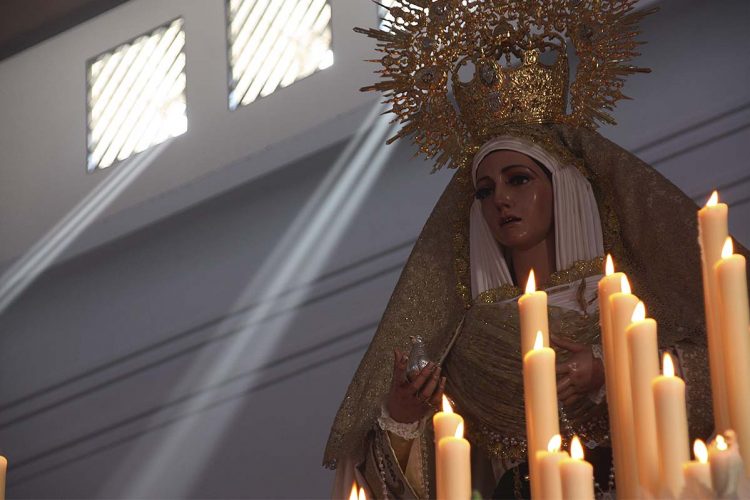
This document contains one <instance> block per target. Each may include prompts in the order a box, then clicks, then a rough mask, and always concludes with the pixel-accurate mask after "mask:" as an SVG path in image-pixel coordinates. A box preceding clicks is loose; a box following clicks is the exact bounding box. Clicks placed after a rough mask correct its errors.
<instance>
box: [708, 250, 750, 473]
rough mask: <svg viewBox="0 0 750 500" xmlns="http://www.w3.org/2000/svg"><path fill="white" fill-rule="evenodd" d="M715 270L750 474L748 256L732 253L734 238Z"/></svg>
mask: <svg viewBox="0 0 750 500" xmlns="http://www.w3.org/2000/svg"><path fill="white" fill-rule="evenodd" d="M715 269H716V278H717V283H718V287H719V298H720V300H719V303H720V308H719V312H720V314H719V323H720V327H721V341H722V345H723V347H724V363H725V365H726V366H725V367H724V369H725V371H724V375H725V380H726V385H727V394H728V398H727V401H728V402H729V421H730V424H731V427H732V430H734V432H735V433H736V434H737V441H738V443H739V448H740V455H742V458H743V460H744V462H745V476H750V335H748V328H750V312H749V310H750V306H749V305H748V297H747V274H746V265H745V257H743V256H742V255H738V254H733V248H732V238H729V237H728V238H727V239H726V243H725V244H724V248H723V250H722V254H721V260H720V261H719V262H717V263H716V267H715Z"/></svg>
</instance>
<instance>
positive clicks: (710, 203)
mask: <svg viewBox="0 0 750 500" xmlns="http://www.w3.org/2000/svg"><path fill="white" fill-rule="evenodd" d="M717 203H719V192H718V191H716V190H715V189H714V192H713V193H711V197H710V198H709V199H708V201H707V202H706V206H707V207H715V206H716V204H717Z"/></svg>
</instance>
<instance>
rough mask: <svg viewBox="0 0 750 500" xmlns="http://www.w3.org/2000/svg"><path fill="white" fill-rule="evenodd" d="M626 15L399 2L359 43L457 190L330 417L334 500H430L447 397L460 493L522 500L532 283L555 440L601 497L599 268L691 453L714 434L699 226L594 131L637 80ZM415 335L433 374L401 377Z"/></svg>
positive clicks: (604, 460)
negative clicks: (548, 370)
mask: <svg viewBox="0 0 750 500" xmlns="http://www.w3.org/2000/svg"><path fill="white" fill-rule="evenodd" d="M633 3H634V2H633V1H629V0H626V1H611V2H610V1H606V0H602V1H598V2H593V1H591V2H589V1H573V0H571V1H566V0H562V1H555V2H548V1H543V0H538V1H525V2H514V1H509V0H504V1H501V0H482V1H479V0H463V1H462V0H410V1H409V2H408V3H407V2H402V3H401V4H396V6H394V7H391V8H390V11H391V14H392V16H393V18H394V22H393V23H392V24H391V26H389V27H388V29H387V30H383V31H381V30H361V31H362V32H364V33H366V34H367V35H368V36H371V37H373V38H375V39H376V40H378V42H379V45H378V48H379V51H381V52H382V58H381V59H380V63H381V64H382V70H381V73H382V74H383V75H384V79H383V80H382V81H381V82H379V83H377V84H375V85H374V86H372V87H369V88H368V89H374V90H379V91H383V92H385V93H386V96H387V97H388V100H389V102H390V103H391V105H392V111H393V113H395V114H396V115H397V117H398V119H399V120H400V121H401V122H402V123H403V124H404V126H403V128H402V130H401V131H400V132H399V134H398V135H397V137H403V136H412V137H413V139H414V141H415V143H416V144H417V145H418V146H419V148H420V150H421V151H422V152H423V153H424V154H425V155H426V156H428V157H431V158H435V159H436V166H437V168H440V167H441V166H443V165H445V164H448V165H449V166H450V167H454V168H456V173H455V175H454V176H453V179H452V180H451V181H450V183H449V184H448V186H447V187H446V189H445V191H444V193H443V194H442V196H441V197H440V199H439V200H438V202H437V205H436V206H435V208H434V210H433V212H432V214H431V215H430V217H429V219H428V220H427V222H426V224H425V226H424V228H423V229H422V232H421V234H420V235H419V238H418V239H417V242H416V244H415V245H414V248H413V250H412V253H411V256H410V257H409V259H408V262H407V264H406V266H405V268H404V270H403V272H402V274H401V277H400V279H399V281H398V284H397V285H396V288H395V290H394V292H393V295H392V296H391V299H390V302H389V303H388V306H387V308H386V310H385V313H384V315H383V318H382V320H381V322H380V325H379V327H378V329H377V332H376V333H375V336H374V338H373V340H372V342H371V344H370V346H369V348H368V350H367V352H366V353H365V355H364V357H363V359H362V361H361V363H360V365H359V368H358V369H357V371H356V373H355V375H354V378H353V380H352V382H351V384H350V385H349V388H348V390H347V393H346V396H345V398H344V400H343V402H342V403H341V407H340V409H339V411H338V414H337V415H336V419H335V421H334V423H333V426H332V429H331V434H330V437H329V440H328V445H327V447H326V451H325V457H324V465H325V466H327V467H330V468H335V469H336V479H335V484H334V492H333V496H334V498H344V497H348V495H349V491H350V489H351V487H352V483H353V481H355V480H356V481H357V483H358V484H360V485H362V486H364V487H365V488H366V490H367V492H368V496H369V497H371V498H372V497H375V498H386V497H390V498H431V497H434V494H435V493H434V492H435V489H434V465H433V464H434V456H433V453H434V452H433V449H434V446H433V430H432V422H431V418H430V417H431V415H432V414H433V412H434V409H435V406H436V405H437V404H438V402H439V400H440V396H441V395H442V394H443V393H445V394H447V395H448V396H449V397H450V398H451V399H452V401H453V403H454V405H455V407H456V410H457V411H458V412H459V413H460V414H461V415H462V416H463V417H464V419H465V421H466V436H467V438H468V439H469V441H470V442H471V444H472V482H473V488H474V489H476V490H478V491H479V493H480V494H481V495H482V497H484V498H490V497H493V498H506V497H508V496H511V497H513V496H515V497H526V496H528V484H527V480H526V477H525V472H524V461H525V459H526V453H527V451H526V427H525V416H524V405H523V383H522V379H521V373H522V369H521V346H520V333H519V319H518V306H517V299H518V296H519V295H520V294H521V289H520V288H519V285H521V284H522V283H523V284H525V281H526V277H527V276H528V273H529V271H530V270H531V269H532V268H533V269H534V271H535V273H536V277H537V283H538V284H539V285H540V286H542V287H543V288H545V289H546V291H547V293H548V296H549V299H548V303H549V329H550V335H551V338H552V339H553V344H554V345H555V346H556V347H557V349H558V359H559V360H560V363H559V364H558V372H559V374H558V377H559V378H558V397H559V399H560V403H561V413H560V415H561V432H562V434H563V436H564V438H566V437H567V438H570V437H571V436H572V435H573V434H576V435H578V436H580V437H581V438H582V440H583V441H584V442H585V444H586V445H587V446H588V447H589V448H590V456H592V457H594V462H595V467H596V475H597V481H598V483H599V487H600V488H601V489H602V490H606V489H607V488H608V487H609V488H611V487H612V486H613V484H612V483H613V482H616V478H612V477H610V476H611V475H610V467H609V461H610V459H609V454H608V453H607V450H608V448H609V446H610V445H609V433H608V430H609V424H608V415H607V405H606V402H605V399H606V394H605V393H604V390H603V387H602V382H603V376H602V375H601V374H602V362H601V355H600V354H599V353H600V352H601V350H600V348H599V347H598V346H599V344H600V332H599V326H598V325H599V317H598V316H599V315H598V311H599V308H598V299H597V282H598V280H599V279H600V278H601V276H602V272H603V260H604V256H605V255H606V254H611V256H612V257H613V259H614V262H615V263H616V265H617V267H618V269H620V270H623V271H624V272H625V273H626V274H627V275H628V277H629V278H630V279H631V286H632V288H633V290H634V292H635V293H636V294H637V295H638V296H639V297H641V298H642V299H643V302H644V303H645V304H647V306H648V312H649V316H651V317H654V318H655V319H656V320H657V321H658V323H659V342H660V348H661V349H664V350H670V351H671V352H672V353H673V354H674V355H675V357H676V358H677V359H678V363H679V369H680V370H681V375H682V376H683V378H684V379H685V381H686V384H687V400H688V403H687V404H688V418H689V428H690V434H691V437H703V438H706V437H708V436H709V435H710V434H711V433H712V430H713V429H712V422H713V418H712V410H711V391H710V382H709V380H710V377H709V376H708V361H707V357H706V338H705V333H704V332H705V328H704V324H703V310H702V304H703V302H702V288H701V282H700V269H701V267H700V253H699V248H698V244H697V238H698V234H697V228H696V222H695V219H696V208H697V207H696V205H695V203H693V202H692V201H691V200H690V199H689V198H688V197H687V196H686V195H684V194H683V193H682V192H681V191H680V190H679V189H678V188H677V187H675V186H674V185H672V184H671V183H670V182H669V181H668V180H667V179H665V178H664V177H662V176H661V175H660V174H659V173H658V172H656V171H655V170H654V169H653V168H651V167H650V166H648V165H646V164H645V163H643V162H642V161H640V160H639V159H638V158H637V157H635V156H634V155H632V154H630V153H628V152H627V151H625V150H623V149H621V148H620V147H618V146H617V145H615V144H613V143H612V142H610V141H608V140H607V139H605V138H603V137H602V136H601V135H599V134H598V133H597V132H596V131H595V130H594V128H595V124H596V122H608V123H611V122H612V119H611V117H609V115H608V114H606V112H605V110H607V109H611V108H612V106H613V104H614V102H615V101H616V100H618V99H620V98H622V97H624V96H623V94H622V93H621V90H622V82H623V77H624V76H626V75H627V74H630V73H633V72H637V71H645V70H643V69H641V68H636V67H634V66H631V65H629V64H628V60H629V59H630V58H632V57H634V56H635V55H637V53H636V52H635V48H636V47H637V44H638V42H637V41H636V40H635V36H636V34H637V26H636V25H637V23H638V21H639V20H640V18H641V17H642V16H643V15H645V14H646V13H645V12H643V11H640V12H639V11H636V10H634V6H633ZM569 44H570V45H572V48H573V49H574V50H575V53H576V56H577V58H578V66H577V70H576V74H575V78H574V80H573V82H572V84H570V85H569V77H568V60H567V58H568V48H569V47H568V45H569ZM467 71H468V77H466V73H467ZM465 77H466V78H465ZM568 103H569V104H568ZM737 251H738V253H745V254H747V251H746V250H745V249H744V248H740V249H739V250H737ZM417 335H419V336H421V338H422V339H423V342H424V345H425V348H426V351H427V356H428V358H429V359H431V360H433V363H431V364H428V365H427V366H426V367H424V368H423V369H422V370H421V371H420V372H419V373H417V374H414V376H412V377H411V378H407V377H406V374H405V372H406V365H407V360H406V356H405V355H404V354H403V352H407V351H408V350H409V347H410V343H411V341H410V338H411V337H413V336H417Z"/></svg>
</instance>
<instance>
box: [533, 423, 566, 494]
mask: <svg viewBox="0 0 750 500" xmlns="http://www.w3.org/2000/svg"><path fill="white" fill-rule="evenodd" d="M561 445H562V440H561V439H560V434H556V435H554V436H552V439H550V440H549V443H548V444H547V451H537V452H536V464H537V471H538V474H539V482H538V484H539V498H543V499H544V500H561V499H562V481H561V479H560V462H561V461H562V460H563V459H565V458H568V454H567V453H566V452H564V451H560V446H561Z"/></svg>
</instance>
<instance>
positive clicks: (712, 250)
mask: <svg viewBox="0 0 750 500" xmlns="http://www.w3.org/2000/svg"><path fill="white" fill-rule="evenodd" d="M718 201H719V195H718V193H717V192H716V191H714V192H713V193H712V194H711V198H709V200H708V202H707V203H706V206H705V207H703V208H701V209H700V210H698V234H699V237H698V239H699V241H700V246H701V264H702V266H701V267H702V270H703V303H704V305H705V310H706V336H707V337H708V361H709V368H710V370H711V393H712V397H713V409H714V424H715V427H716V429H717V431H718V432H724V431H725V430H727V429H729V428H730V426H731V425H730V421H729V402H728V400H727V391H726V380H725V378H726V375H725V371H724V370H725V363H724V348H723V346H722V339H721V331H720V330H719V291H718V285H717V283H716V275H715V273H714V266H715V265H716V262H718V261H719V258H720V256H721V246H722V245H723V244H724V240H725V239H726V237H727V236H728V235H729V229H728V226H727V213H728V208H727V205H726V204H725V203H718Z"/></svg>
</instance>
